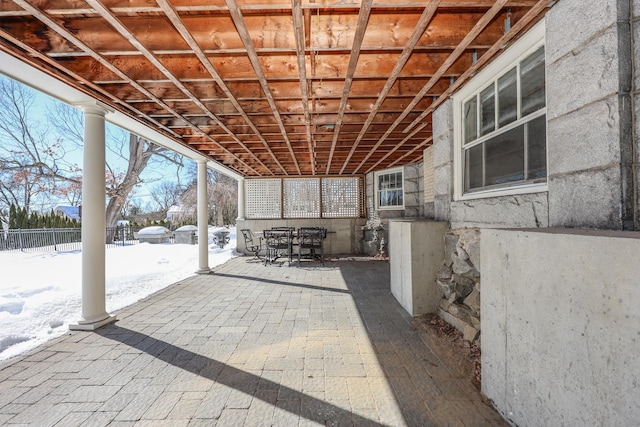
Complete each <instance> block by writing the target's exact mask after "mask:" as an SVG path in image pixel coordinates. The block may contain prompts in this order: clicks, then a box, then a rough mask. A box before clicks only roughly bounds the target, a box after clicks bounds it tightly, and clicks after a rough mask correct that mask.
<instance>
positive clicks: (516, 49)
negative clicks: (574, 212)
mask: <svg viewBox="0 0 640 427" xmlns="http://www.w3.org/2000/svg"><path fill="white" fill-rule="evenodd" d="M544 42H545V24H544V20H542V21H540V22H538V23H537V24H536V25H535V26H533V27H532V28H531V29H530V30H529V31H528V32H527V33H526V34H524V35H523V36H522V37H521V38H520V39H518V40H517V41H516V42H515V43H514V44H513V45H512V46H510V47H509V48H508V49H507V50H505V51H504V52H503V53H502V54H501V55H500V56H499V57H498V58H496V59H495V60H494V61H493V62H491V64H489V65H488V66H487V67H485V68H484V69H483V70H482V71H480V72H479V73H478V74H477V75H476V76H475V77H474V78H473V79H472V80H470V81H469V82H468V83H467V84H466V85H464V86H463V87H462V88H461V89H460V90H459V91H458V92H456V93H455V94H454V95H453V96H452V100H453V200H470V199H480V198H486V197H497V196H505V195H512V194H527V193H538V192H543V191H547V190H548V186H547V183H546V182H545V183H539V184H522V185H517V186H514V187H506V188H499V189H488V190H483V191H477V192H473V193H467V194H465V193H464V189H463V182H462V129H463V127H464V126H463V122H462V108H463V106H464V102H465V101H467V100H468V98H469V97H471V96H472V95H475V94H477V93H478V92H479V91H481V90H483V89H484V88H485V87H486V86H488V85H489V84H491V83H493V82H494V81H495V80H496V78H498V77H499V76H500V75H502V74H504V73H505V72H507V71H509V70H510V69H511V68H512V67H514V66H516V64H518V63H519V62H520V61H521V60H522V59H523V58H525V57H526V56H527V55H530V54H532V53H533V52H535V51H536V50H537V49H538V48H539V47H540V46H543V45H544ZM477 108H480V106H478V107H477ZM547 155H548V154H547ZM547 164H548V161H547Z"/></svg>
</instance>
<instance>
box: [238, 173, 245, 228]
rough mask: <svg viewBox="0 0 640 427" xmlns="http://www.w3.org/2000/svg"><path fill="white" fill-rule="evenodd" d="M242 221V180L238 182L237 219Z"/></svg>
mask: <svg viewBox="0 0 640 427" xmlns="http://www.w3.org/2000/svg"><path fill="white" fill-rule="evenodd" d="M237 219H239V220H243V219H244V179H242V178H241V179H239V180H238V218H237Z"/></svg>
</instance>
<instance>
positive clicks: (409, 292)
mask: <svg viewBox="0 0 640 427" xmlns="http://www.w3.org/2000/svg"><path fill="white" fill-rule="evenodd" d="M448 229H449V224H448V223H446V222H436V221H417V220H409V219H404V220H398V219H392V220H390V221H389V234H390V235H391V236H392V239H391V240H390V243H389V264H390V275H391V276H390V278H391V293H392V294H393V296H394V297H395V298H396V299H397V300H398V302H399V303H400V305H402V307H404V309H405V310H407V312H408V313H409V314H410V315H412V316H418V315H421V314H425V313H435V312H436V309H437V308H438V303H439V302H440V299H441V298H442V294H441V292H440V289H439V288H438V287H437V285H436V283H435V281H436V274H437V273H438V270H439V269H440V266H441V265H442V262H443V260H444V235H445V233H446V232H447V230H448Z"/></svg>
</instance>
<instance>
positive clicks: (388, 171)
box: [373, 167, 405, 211]
mask: <svg viewBox="0 0 640 427" xmlns="http://www.w3.org/2000/svg"><path fill="white" fill-rule="evenodd" d="M398 172H400V173H401V174H402V179H401V180H400V182H401V183H402V187H401V190H402V205H393V206H380V197H379V192H380V190H379V188H378V181H379V179H378V177H380V176H381V175H391V174H395V173H398ZM373 180H374V193H375V199H376V209H377V210H381V211H392V210H404V196H405V194H404V168H403V167H398V168H393V169H385V170H382V171H377V172H374V174H373Z"/></svg>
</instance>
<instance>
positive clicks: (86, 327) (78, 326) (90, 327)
mask: <svg viewBox="0 0 640 427" xmlns="http://www.w3.org/2000/svg"><path fill="white" fill-rule="evenodd" d="M116 320H118V318H117V317H116V316H109V317H107V318H106V319H102V320H100V321H98V322H92V323H72V324H70V325H69V330H70V331H95V330H96V329H98V328H101V327H103V326H104V325H108V324H109V323H113V322H115V321H116Z"/></svg>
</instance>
